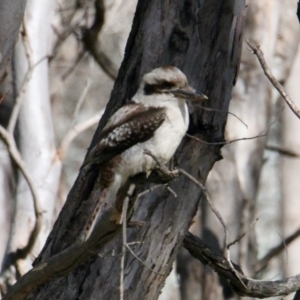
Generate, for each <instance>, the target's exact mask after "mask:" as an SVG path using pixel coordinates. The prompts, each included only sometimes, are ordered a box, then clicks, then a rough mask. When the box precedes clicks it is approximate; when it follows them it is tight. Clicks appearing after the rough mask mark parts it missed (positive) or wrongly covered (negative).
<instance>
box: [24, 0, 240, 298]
mask: <svg viewBox="0 0 300 300" xmlns="http://www.w3.org/2000/svg"><path fill="white" fill-rule="evenodd" d="M244 10H245V3H244V1H240V0H235V1H220V0H214V1H212V0H209V1H208V0H207V1H202V2H201V4H200V2H199V1H184V0H178V1H173V2H169V1H161V0H151V1H139V4H138V6H137V11H136V15H135V19H134V23H133V27H132V31H131V35H130V37H129V40H128V43H127V47H126V53H125V58H124V61H123V63H122V66H121V69H120V71H119V75H118V78H117V80H116V83H115V86H114V90H113V92H112V95H111V99H110V102H109V104H108V106H107V110H106V112H105V115H104V117H103V118H102V119H101V122H100V124H99V127H98V129H97V131H96V133H95V136H94V138H93V141H92V144H91V147H93V146H94V145H95V144H96V143H97V141H98V139H99V134H100V132H101V129H102V128H103V126H104V125H105V123H106V121H107V119H108V117H109V116H111V115H112V113H113V112H114V111H116V109H117V108H119V107H120V106H121V105H123V104H124V103H125V102H126V101H127V100H128V99H130V98H131V97H132V96H133V94H134V93H135V91H136V90H137V86H138V84H139V81H140V79H141V77H142V75H143V74H145V72H147V71H149V70H151V69H152V68H154V67H157V66H162V65H175V66H177V67H179V68H180V69H181V70H182V71H183V72H184V73H185V74H186V75H187V77H188V79H189V82H190V84H191V85H192V86H193V87H195V88H197V89H199V90H201V91H203V92H204V93H205V94H207V95H208V97H209V101H207V103H204V104H203V105H204V106H207V107H211V108H214V109H216V110H213V111H207V110H203V109H201V108H200V107H197V106H193V107H191V108H190V113H191V115H192V116H191V126H190V128H189V133H190V134H192V135H195V136H197V137H198V138H201V139H202V140H205V141H208V142H212V143H213V142H220V141H223V140H224V128H225V124H226V119H227V113H226V111H227V110H228V105H229V101H230V98H231V91H232V87H233V85H234V83H235V80H236V76H237V72H238V68H239V61H240V53H241V43H242V32H243V23H244ZM220 110H222V111H224V113H221V112H220ZM91 147H90V149H91ZM220 148H221V146H220V145H207V144H202V143H200V142H199V141H196V140H193V139H190V138H185V139H184V141H183V142H182V144H181V146H180V148H179V151H177V154H176V156H175V162H176V165H177V166H179V167H180V168H182V169H185V170H186V171H188V172H189V173H190V174H192V175H193V176H194V177H196V178H197V179H198V180H199V181H201V182H203V183H204V182H205V180H206V178H207V175H208V172H209V171H210V170H211V168H212V167H213V165H214V163H215V162H216V161H217V160H219V159H221V156H220ZM97 176H98V174H97V169H93V170H91V171H90V172H86V171H85V170H82V171H81V172H80V174H79V176H78V178H77V180H76V182H75V184H74V186H73V188H72V190H71V192H70V194H69V196H68V199H67V202H66V204H65V206H64V208H63V210H62V212H61V213H60V215H59V218H58V220H57V222H56V223H55V226H54V228H53V230H52V232H51V234H50V236H49V238H48V240H47V243H46V245H45V247H44V249H43V251H42V253H41V255H40V256H39V257H38V258H37V260H36V262H35V267H37V269H36V270H41V268H42V269H43V268H44V267H46V269H47V270H48V267H50V261H49V258H50V257H51V259H54V260H55V259H56V258H59V257H60V254H62V255H63V254H67V253H69V252H68V251H69V250H70V251H71V250H72V249H78V251H75V254H74V252H72V253H73V254H74V255H75V256H68V255H66V256H65V258H64V259H65V260H64V265H63V266H61V264H57V265H55V268H58V269H57V270H59V272H56V273H59V274H68V273H69V274H68V276H65V277H60V278H56V279H53V280H51V281H50V282H48V283H47V284H44V285H41V286H40V287H39V288H38V289H35V290H34V291H32V293H31V296H30V297H29V298H30V299H79V298H81V299H96V298H97V299H119V294H120V280H119V278H120V259H121V246H122V243H121V242H122V237H121V230H120V229H121V227H120V225H118V224H116V223H115V222H114V221H113V220H112V218H111V217H112V215H111V213H112V210H115V209H116V206H115V205H116V203H114V202H109V203H106V204H105V205H103V213H102V210H101V213H102V215H101V216H102V217H101V218H100V220H99V223H98V225H99V226H98V227H99V228H100V227H101V226H102V228H100V229H99V228H97V229H98V231H97V232H98V233H99V236H98V241H97V242H98V245H99V247H98V248H97V252H96V253H95V252H93V251H90V250H91V249H92V250H95V247H93V248H91V249H82V248H79V247H78V248H76V247H77V246H78V243H77V244H75V241H77V242H78V237H79V236H80V235H81V233H82V232H83V230H84V227H85V224H86V222H87V220H88V218H89V215H90V213H91V210H92V208H93V207H94V205H95V203H96V202H97V200H98V198H99V193H100V191H99V187H98V185H97V183H96V181H97ZM170 186H171V188H172V189H173V190H174V191H175V192H176V194H177V195H178V197H177V198H175V197H174V195H173V194H172V193H170V192H169V191H168V190H167V189H166V188H165V187H162V188H159V189H156V190H155V191H153V192H151V193H149V194H147V195H146V196H144V197H143V198H140V199H139V200H138V201H137V203H136V205H135V211H134V213H133V216H132V217H131V221H144V225H143V226H142V227H139V228H128V229H127V241H128V242H139V243H137V244H136V245H135V246H132V248H133V251H134V252H135V254H136V255H137V256H138V257H139V258H140V259H141V260H143V261H144V264H146V265H147V266H149V267H150V268H151V269H153V270H154V271H155V272H153V271H151V270H149V269H148V268H146V267H145V266H144V264H141V262H139V261H138V260H137V259H136V258H135V257H134V256H132V255H131V254H130V253H127V254H126V264H125V281H124V289H125V299H133V300H134V299H151V300H152V299H157V297H158V295H159V293H160V290H161V288H162V286H163V284H164V281H165V279H166V276H167V275H168V274H169V272H170V270H171V267H172V263H173V261H174V259H175V257H176V254H177V252H178V250H179V248H180V247H181V244H182V240H183V238H184V236H185V234H186V232H187V230H188V228H189V226H190V223H191V220H192V218H193V216H194V215H195V213H196V210H197V207H198V205H199V201H200V199H201V197H202V191H201V190H200V189H199V188H198V187H196V186H195V184H194V183H192V182H191V181H190V180H188V179H186V178H179V179H177V180H176V181H175V182H174V183H171V185H170ZM203 201H204V199H203ZM111 208H112V210H110V209H111ZM117 209H118V208H117ZM99 230H100V231H99ZM92 246H94V245H92ZM72 247H73V248H72ZM63 250H64V251H63ZM76 253H77V255H78V257H76ZM56 254H58V256H55V255H56ZM68 258H71V260H72V262H71V263H70V264H69V265H68V263H67V261H68ZM51 259H50V260H51ZM52 261H53V260H52ZM79 262H80V265H79ZM45 263H46V264H45ZM65 263H66V264H65ZM75 266H77V267H76V268H75ZM46 269H45V270H46ZM70 271H71V272H70ZM33 273H34V271H33V272H31V274H33ZM158 273H159V274H158ZM47 274H48V273H47V272H46V273H45V277H44V278H39V279H38V281H39V282H40V283H43V282H44V283H45V282H46V281H47V277H46V275H47ZM59 274H57V275H59ZM161 274H163V275H161ZM52 278H53V277H52ZM33 284H34V283H33ZM29 290H30V289H28V290H27V291H26V292H28V291H29Z"/></svg>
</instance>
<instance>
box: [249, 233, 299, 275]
mask: <svg viewBox="0 0 300 300" xmlns="http://www.w3.org/2000/svg"><path fill="white" fill-rule="evenodd" d="M299 236H300V228H298V229H297V230H296V231H295V232H294V233H293V234H291V235H290V236H288V237H287V238H286V239H284V240H283V241H282V242H281V243H280V244H279V245H278V246H276V247H275V248H273V249H271V250H270V251H269V252H268V253H267V254H266V255H265V256H264V257H263V258H262V259H260V260H259V261H258V262H257V264H256V265H255V268H254V269H255V274H257V273H259V272H261V271H262V270H264V269H265V268H266V267H267V265H268V263H269V262H270V260H271V259H272V258H273V257H275V256H276V255H278V254H279V253H280V252H282V251H283V250H284V249H285V248H286V247H287V245H289V244H290V243H292V242H293V241H294V240H295V239H296V238H298V237H299Z"/></svg>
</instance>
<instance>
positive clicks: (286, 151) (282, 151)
mask: <svg viewBox="0 0 300 300" xmlns="http://www.w3.org/2000/svg"><path fill="white" fill-rule="evenodd" d="M266 149H267V150H270V151H275V152H277V153H278V154H280V155H286V156H289V157H300V154H298V153H296V152H294V151H291V150H289V149H284V148H281V147H279V146H275V145H267V146H266Z"/></svg>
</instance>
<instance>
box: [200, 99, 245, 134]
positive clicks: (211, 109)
mask: <svg viewBox="0 0 300 300" xmlns="http://www.w3.org/2000/svg"><path fill="white" fill-rule="evenodd" d="M194 106H195V107H200V108H201V109H203V110H206V111H216V112H220V113H225V114H227V115H231V116H233V117H235V118H236V119H238V120H239V121H240V122H241V123H242V124H243V125H245V127H246V128H248V125H247V124H246V123H245V122H244V121H243V120H242V119H241V118H240V117H238V116H237V115H236V114H234V113H232V112H230V111H223V110H220V109H216V108H210V107H204V106H201V105H198V104H194Z"/></svg>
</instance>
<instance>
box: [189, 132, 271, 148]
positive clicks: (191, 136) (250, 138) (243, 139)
mask: <svg viewBox="0 0 300 300" xmlns="http://www.w3.org/2000/svg"><path fill="white" fill-rule="evenodd" d="M185 135H186V136H187V137H189V138H191V139H193V140H196V141H198V142H200V143H202V144H205V145H227V144H231V143H235V142H238V141H247V140H254V139H257V138H261V137H265V136H267V135H268V133H264V134H259V135H256V136H252V137H248V138H240V139H234V140H231V141H226V142H216V143H210V142H206V141H203V140H201V139H199V138H197V137H195V136H193V135H190V134H188V133H186V134H185Z"/></svg>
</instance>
